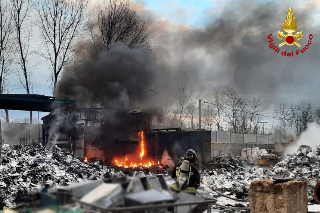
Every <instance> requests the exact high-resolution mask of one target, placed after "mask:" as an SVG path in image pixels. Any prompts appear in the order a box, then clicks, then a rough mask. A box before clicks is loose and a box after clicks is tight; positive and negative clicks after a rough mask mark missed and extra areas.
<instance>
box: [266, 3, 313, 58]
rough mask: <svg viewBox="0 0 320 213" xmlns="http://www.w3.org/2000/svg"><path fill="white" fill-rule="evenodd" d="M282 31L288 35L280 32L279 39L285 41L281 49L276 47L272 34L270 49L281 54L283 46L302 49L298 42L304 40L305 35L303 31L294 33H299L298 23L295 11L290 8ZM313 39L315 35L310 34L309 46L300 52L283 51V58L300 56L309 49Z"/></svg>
mask: <svg viewBox="0 0 320 213" xmlns="http://www.w3.org/2000/svg"><path fill="white" fill-rule="evenodd" d="M282 29H283V31H285V32H286V34H285V33H284V32H280V31H278V36H277V38H278V39H280V40H283V42H281V43H280V44H279V47H278V46H276V45H275V44H274V43H273V39H272V38H271V36H272V34H270V35H269V36H268V39H269V43H270V44H269V47H270V48H271V49H272V50H274V51H275V52H276V53H279V52H280V47H282V46H283V45H288V46H293V45H296V46H298V47H301V45H300V44H299V43H298V42H297V41H298V40H300V39H302V38H303V35H302V31H300V32H297V33H296V34H294V32H295V31H297V23H296V20H295V17H294V15H293V11H292V8H291V7H289V10H288V14H287V18H286V20H285V21H284V23H283V25H282ZM312 38H313V35H312V34H310V35H309V40H308V44H306V45H305V46H304V47H303V48H302V49H299V50H296V51H291V52H289V51H288V52H287V51H283V52H281V55H282V56H288V57H292V56H294V55H299V53H304V52H305V51H306V50H307V49H309V46H310V44H311V40H312Z"/></svg>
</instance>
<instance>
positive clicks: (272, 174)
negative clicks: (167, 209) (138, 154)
mask: <svg viewBox="0 0 320 213" xmlns="http://www.w3.org/2000/svg"><path fill="white" fill-rule="evenodd" d="M319 169H320V147H318V148H317V149H316V150H314V152H312V149H311V147H309V146H306V145H303V146H300V147H299V149H298V150H297V152H296V153H294V154H291V155H287V156H286V157H285V158H284V159H283V160H282V161H280V162H279V163H277V164H276V165H275V166H274V167H258V166H255V167H252V168H247V169H243V168H236V169H232V170H231V169H226V168H220V169H214V170H212V171H204V174H203V181H205V182H206V183H208V184H209V185H211V186H212V187H214V188H215V189H216V190H217V191H219V192H222V193H225V194H226V195H230V196H233V197H235V198H239V199H248V196H249V195H248V189H249V186H250V184H251V182H252V181H254V180H258V179H271V180H276V179H291V180H301V181H305V182H307V184H308V196H309V202H314V200H313V189H314V186H315V184H316V183H317V181H319V180H320V176H319V175H320V170H319ZM200 190H202V192H203V193H205V194H206V196H210V197H219V195H218V194H217V193H215V192H213V191H212V190H210V189H208V187H206V186H204V185H202V186H201V188H200Z"/></svg>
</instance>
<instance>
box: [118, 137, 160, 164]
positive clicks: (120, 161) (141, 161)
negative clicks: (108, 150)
mask: <svg viewBox="0 0 320 213" xmlns="http://www.w3.org/2000/svg"><path fill="white" fill-rule="evenodd" d="M138 135H139V137H140V148H139V150H140V153H139V157H138V160H130V159H129V158H128V157H127V156H126V157H124V158H122V159H121V158H117V157H116V158H114V159H113V163H114V165H116V166H118V167H123V168H138V167H139V168H141V167H143V168H150V167H151V166H154V165H155V163H154V161H152V160H148V159H145V160H144V159H143V158H144V156H145V155H146V148H145V138H144V132H143V131H141V132H139V133H138Z"/></svg>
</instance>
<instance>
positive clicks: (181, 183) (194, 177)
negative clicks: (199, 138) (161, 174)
mask: <svg viewBox="0 0 320 213" xmlns="http://www.w3.org/2000/svg"><path fill="white" fill-rule="evenodd" d="M196 160H197V153H196V152H195V151H194V150H193V149H188V150H187V152H186V153H185V155H184V157H183V159H181V162H179V164H178V165H177V166H175V168H174V169H173V171H172V174H171V177H172V178H173V179H175V180H176V183H175V184H173V185H172V189H173V190H174V191H176V192H180V191H184V192H187V193H190V194H196V193H197V188H198V187H199V186H200V174H199V171H198V169H197V167H196Z"/></svg>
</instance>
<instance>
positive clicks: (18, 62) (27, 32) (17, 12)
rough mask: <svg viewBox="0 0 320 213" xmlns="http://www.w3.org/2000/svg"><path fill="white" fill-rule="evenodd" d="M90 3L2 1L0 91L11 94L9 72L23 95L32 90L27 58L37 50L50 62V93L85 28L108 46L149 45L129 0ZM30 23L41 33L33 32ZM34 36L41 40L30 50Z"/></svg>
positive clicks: (43, 0)
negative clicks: (21, 89)
mask: <svg viewBox="0 0 320 213" xmlns="http://www.w3.org/2000/svg"><path fill="white" fill-rule="evenodd" d="M88 4H89V1H88V0H77V1H70V0H8V1H5V2H4V1H0V93H1V94H3V93H9V87H10V78H9V76H10V75H12V74H15V75H17V76H18V77H19V80H20V83H21V86H22V87H23V88H24V90H25V92H26V94H32V80H31V78H32V69H33V67H32V66H31V64H30V60H31V57H35V56H36V55H39V56H41V57H42V58H43V59H45V60H46V61H47V62H48V64H49V67H48V68H49V72H50V75H51V78H50V80H51V82H52V88H53V95H54V94H55V89H56V86H57V82H58V80H59V77H60V75H61V71H62V70H63V68H64V67H65V66H66V65H67V64H69V63H71V62H72V61H73V60H74V55H75V52H76V51H77V50H76V48H75V43H76V42H77V41H78V38H79V37H80V35H82V33H83V32H85V33H86V35H90V36H91V39H92V41H93V42H94V43H102V44H103V46H104V48H105V49H106V50H107V51H108V50H110V49H111V48H112V45H113V44H114V43H116V42H122V43H125V44H126V45H127V46H128V47H129V48H136V47H140V48H145V49H148V48H149V47H150V43H149V40H148V33H147V28H148V26H147V24H146V23H145V22H144V21H143V20H141V19H140V18H139V17H138V15H137V14H136V12H135V11H134V10H133V9H132V7H131V5H130V1H128V0H123V1H122V0H105V1H104V2H103V4H102V6H101V5H99V7H98V8H95V10H89V9H88ZM89 17H90V18H89ZM31 26H32V27H34V26H35V27H36V28H37V29H38V31H39V34H37V35H33V33H32V28H31ZM32 38H33V39H35V40H37V41H40V42H41V45H39V48H38V50H37V51H35V53H33V52H31V51H30V45H31V43H30V41H31V40H32ZM6 121H7V122H8V121H9V115H8V111H6ZM30 122H31V123H32V112H30Z"/></svg>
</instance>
